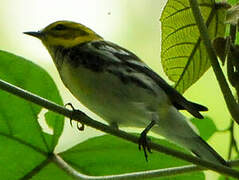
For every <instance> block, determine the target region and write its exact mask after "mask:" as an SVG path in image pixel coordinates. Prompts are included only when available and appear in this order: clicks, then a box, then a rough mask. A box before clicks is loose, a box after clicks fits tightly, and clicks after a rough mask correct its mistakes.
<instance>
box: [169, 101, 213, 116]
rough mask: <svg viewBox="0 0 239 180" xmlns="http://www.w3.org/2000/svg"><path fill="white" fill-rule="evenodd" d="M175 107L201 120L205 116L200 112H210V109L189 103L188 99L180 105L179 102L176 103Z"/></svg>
mask: <svg viewBox="0 0 239 180" xmlns="http://www.w3.org/2000/svg"><path fill="white" fill-rule="evenodd" d="M173 105H174V106H175V107H176V108H177V109H179V110H180V109H186V110H187V111H188V112H189V113H191V114H192V115H193V116H194V117H196V118H199V119H203V116H202V115H201V114H200V111H208V108H207V107H205V106H203V105H200V104H197V103H194V102H191V101H188V100H186V99H183V100H182V101H181V102H180V104H179V103H177V102H174V103H173Z"/></svg>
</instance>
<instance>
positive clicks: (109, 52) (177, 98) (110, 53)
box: [84, 41, 208, 119]
mask: <svg viewBox="0 0 239 180" xmlns="http://www.w3.org/2000/svg"><path fill="white" fill-rule="evenodd" d="M87 46H88V47H87V48H84V49H85V50H86V51H88V50H89V51H91V52H90V53H89V54H91V56H92V55H93V56H96V57H98V59H99V58H100V59H101V61H102V62H101V63H99V64H101V65H110V64H113V63H115V64H121V65H122V64H124V65H126V66H128V67H130V68H132V69H134V70H135V71H137V72H142V73H144V74H146V75H147V76H148V77H150V78H151V79H153V80H154V81H155V82H156V84H157V85H158V86H160V87H161V88H162V89H163V90H164V91H165V93H166V94H167V95H168V97H169V99H170V101H171V103H172V104H173V105H174V106H175V107H176V108H177V109H185V110H187V111H188V112H189V113H191V114H192V115H193V116H195V117H196V118H199V119H202V118H203V116H202V115H201V114H200V111H207V110H208V109H207V107H205V106H202V105H199V104H197V103H193V102H190V101H188V100H187V99H186V98H184V97H183V96H182V95H181V94H180V93H179V92H178V91H177V90H175V89H174V88H173V87H171V86H170V85H169V84H168V83H167V82H166V81H165V80H164V79H162V78H161V77H160V76H159V75H158V74H157V73H155V72H154V71H153V70H152V69H150V68H149V67H148V66H147V65H146V64H145V63H144V62H142V61H141V60H140V59H139V58H138V57H137V56H136V55H135V54H133V53H132V52H130V51H128V50H126V49H124V48H122V47H120V46H118V45H116V44H114V43H111V42H107V41H94V42H91V43H87ZM92 51H94V52H93V53H92ZM91 59H95V58H91ZM104 60H105V62H104Z"/></svg>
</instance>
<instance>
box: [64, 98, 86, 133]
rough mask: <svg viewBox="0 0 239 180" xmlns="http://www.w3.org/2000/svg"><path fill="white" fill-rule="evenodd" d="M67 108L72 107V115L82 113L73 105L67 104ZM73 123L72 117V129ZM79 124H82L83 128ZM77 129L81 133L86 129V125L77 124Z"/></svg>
mask: <svg viewBox="0 0 239 180" xmlns="http://www.w3.org/2000/svg"><path fill="white" fill-rule="evenodd" d="M66 106H70V107H71V109H72V115H73V114H74V113H80V111H79V110H78V109H75V108H74V106H73V105H72V104H71V103H67V104H65V107H66ZM72 121H73V119H72V117H71V118H70V125H71V127H72ZM79 124H81V126H79ZM77 129H78V130H79V131H83V130H84V129H85V125H84V124H83V123H80V122H77Z"/></svg>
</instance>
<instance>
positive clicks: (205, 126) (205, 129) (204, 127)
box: [191, 117, 217, 140]
mask: <svg viewBox="0 0 239 180" xmlns="http://www.w3.org/2000/svg"><path fill="white" fill-rule="evenodd" d="M191 122H192V123H193V124H194V125H195V126H196V127H197V129H198V130H199V133H200V136H201V137H202V138H203V139H204V140H208V139H209V138H210V137H211V136H212V135H213V134H214V133H215V132H216V131H217V127H216V126H215V124H214V122H213V120H212V119H211V118H209V117H205V118H204V119H200V120H199V119H197V118H192V119H191Z"/></svg>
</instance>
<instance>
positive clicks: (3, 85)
mask: <svg viewBox="0 0 239 180" xmlns="http://www.w3.org/2000/svg"><path fill="white" fill-rule="evenodd" d="M0 89H3V90H5V91H7V92H10V93H12V94H14V95H16V96H19V97H21V98H23V99H25V100H28V101H31V102H33V103H35V104H38V105H40V106H42V107H45V108H47V109H49V110H51V111H53V112H57V113H59V114H62V115H64V116H67V117H69V118H72V119H74V120H76V121H78V122H80V123H83V124H86V125H88V126H91V127H93V128H95V129H98V130H100V131H103V132H106V133H109V134H112V135H114V136H117V137H120V138H123V139H125V140H128V141H131V142H134V143H136V144H138V137H137V136H134V135H132V134H128V133H126V132H124V131H121V130H117V129H114V128H112V127H109V126H107V125H105V124H103V123H100V122H98V121H95V120H93V119H91V118H89V117H88V116H86V115H85V114H84V113H82V112H80V111H79V112H78V111H77V112H78V113H73V112H74V111H70V110H68V109H66V108H64V107H62V106H59V105H57V104H56V103H54V102H51V101H49V100H46V99H44V98H42V97H39V96H37V95H35V94H33V93H31V92H28V91H26V90H23V89H21V88H19V87H16V86H14V85H12V84H10V83H7V82H5V81H3V80H0ZM149 146H150V147H151V149H154V150H156V151H158V152H162V153H165V154H168V155H171V156H174V157H177V158H179V159H182V160H185V161H188V162H191V163H194V164H197V165H199V166H203V167H205V168H208V169H211V170H214V171H216V172H218V173H221V174H225V175H228V176H232V177H236V178H239V172H238V171H236V170H234V169H231V168H229V167H225V166H222V165H218V164H214V163H212V162H209V161H205V160H203V159H200V158H197V157H194V156H192V155H189V154H187V153H183V152H180V151H177V150H174V149H171V148H167V147H164V146H162V145H160V144H155V143H153V142H150V143H149Z"/></svg>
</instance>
